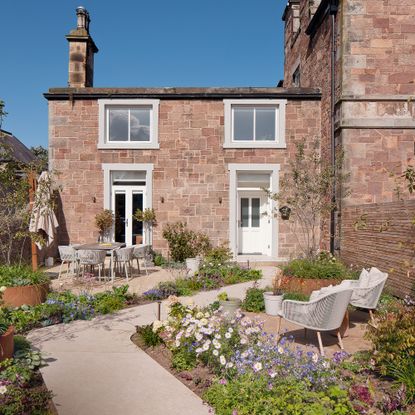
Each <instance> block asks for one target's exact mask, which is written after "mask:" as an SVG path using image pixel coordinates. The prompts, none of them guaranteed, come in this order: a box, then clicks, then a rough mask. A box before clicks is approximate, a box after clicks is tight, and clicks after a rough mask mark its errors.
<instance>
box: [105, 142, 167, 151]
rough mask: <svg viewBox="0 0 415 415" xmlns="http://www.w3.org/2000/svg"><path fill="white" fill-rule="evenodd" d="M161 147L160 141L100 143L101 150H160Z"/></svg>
mask: <svg viewBox="0 0 415 415" xmlns="http://www.w3.org/2000/svg"><path fill="white" fill-rule="evenodd" d="M159 148H160V144H159V143H140V144H136V143H105V144H102V143H100V144H98V149H99V150H105V149H110V150H122V149H131V150H158V149H159Z"/></svg>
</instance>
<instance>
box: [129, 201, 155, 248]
mask: <svg viewBox="0 0 415 415" xmlns="http://www.w3.org/2000/svg"><path fill="white" fill-rule="evenodd" d="M133 217H134V219H135V220H136V221H138V222H143V227H144V233H145V235H146V239H145V240H146V243H147V244H149V243H150V235H151V230H152V228H153V227H154V226H157V218H156V212H155V211H154V209H150V208H147V209H144V210H141V209H137V210H136V211H135V213H134V215H133Z"/></svg>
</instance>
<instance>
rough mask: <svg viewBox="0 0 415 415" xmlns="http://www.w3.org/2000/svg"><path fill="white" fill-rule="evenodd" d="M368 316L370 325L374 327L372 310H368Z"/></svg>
mask: <svg viewBox="0 0 415 415" xmlns="http://www.w3.org/2000/svg"><path fill="white" fill-rule="evenodd" d="M369 316H370V321H371V323H372V325H373V326H374V325H375V318H374V317H373V310H370V309H369Z"/></svg>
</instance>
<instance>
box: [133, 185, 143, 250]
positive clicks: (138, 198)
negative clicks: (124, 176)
mask: <svg viewBox="0 0 415 415" xmlns="http://www.w3.org/2000/svg"><path fill="white" fill-rule="evenodd" d="M137 209H140V210H143V194H142V193H133V210H132V212H133V214H134V213H135V212H136V210H137ZM137 236H143V222H141V221H140V222H139V221H137V220H135V219H134V218H133V244H136V243H137V238H136V237H137Z"/></svg>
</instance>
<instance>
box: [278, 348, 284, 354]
mask: <svg viewBox="0 0 415 415" xmlns="http://www.w3.org/2000/svg"><path fill="white" fill-rule="evenodd" d="M278 353H279V354H283V353H284V349H283V348H282V347H281V346H278Z"/></svg>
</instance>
